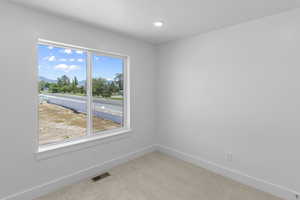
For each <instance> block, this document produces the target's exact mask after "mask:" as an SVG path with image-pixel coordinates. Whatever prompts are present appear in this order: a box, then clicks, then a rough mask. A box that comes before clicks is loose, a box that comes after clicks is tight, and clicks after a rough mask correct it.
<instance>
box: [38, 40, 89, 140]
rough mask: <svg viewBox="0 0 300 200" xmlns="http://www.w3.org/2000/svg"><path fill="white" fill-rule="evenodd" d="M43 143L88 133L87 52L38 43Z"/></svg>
mask: <svg viewBox="0 0 300 200" xmlns="http://www.w3.org/2000/svg"><path fill="white" fill-rule="evenodd" d="M38 68H39V72H38V75H39V88H38V89H39V144H49V143H54V142H59V141H62V140H67V139H74V138H78V137H82V136H85V135H86V131H87V97H86V71H87V70H86V69H87V53H86V52H84V51H81V50H76V49H70V48H61V47H55V46H51V45H42V44H39V45H38Z"/></svg>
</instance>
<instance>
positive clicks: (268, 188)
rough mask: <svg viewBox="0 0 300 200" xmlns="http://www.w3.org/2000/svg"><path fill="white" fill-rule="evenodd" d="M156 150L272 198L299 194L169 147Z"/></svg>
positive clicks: (158, 147)
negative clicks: (269, 195)
mask: <svg viewBox="0 0 300 200" xmlns="http://www.w3.org/2000/svg"><path fill="white" fill-rule="evenodd" d="M157 150H158V151H160V152H162V153H165V154H167V155H170V156H173V157H175V158H178V159H180V160H184V161H187V162H189V163H192V164H194V165H197V166H200V167H203V168H205V169H207V170H210V171H213V172H215V173H217V174H220V175H222V176H225V177H228V178H231V179H233V180H235V181H238V182H240V183H243V184H245V185H249V186H251V187H254V188H256V189H258V190H261V191H264V192H267V193H270V194H273V195H274V196H277V197H280V198H283V199H287V200H296V199H297V198H296V194H299V193H298V192H296V191H293V190H291V189H288V188H286V187H283V186H280V185H276V184H273V183H270V182H268V181H265V180H262V179H259V178H256V177H252V176H249V175H247V174H244V173H242V172H240V171H237V170H233V169H229V168H226V167H224V166H221V165H218V164H216V163H213V162H210V161H207V160H204V159H201V158H199V157H197V156H193V155H189V154H187V153H184V152H181V151H178V150H175V149H173V148H170V147H166V146H162V145H157Z"/></svg>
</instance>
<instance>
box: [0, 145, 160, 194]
mask: <svg viewBox="0 0 300 200" xmlns="http://www.w3.org/2000/svg"><path fill="white" fill-rule="evenodd" d="M155 150H156V146H149V147H146V148H143V149H140V150H138V151H135V152H132V153H129V154H126V155H123V156H121V157H118V158H115V159H112V160H109V161H106V162H104V163H101V164H98V165H94V166H91V167H89V168H87V169H83V170H80V171H77V172H75V173H73V174H69V175H67V176H64V177H61V178H58V179H55V180H52V181H50V182H47V183H44V184H41V185H38V186H35V187H33V188H30V189H27V190H24V191H21V192H19V193H16V194H12V195H10V196H7V197H4V198H3V199H1V200H32V199H35V198H37V197H40V196H42V195H45V194H47V193H49V192H52V191H55V190H57V189H59V188H61V187H63V186H66V185H69V184H72V183H75V182H78V181H80V180H83V179H86V178H90V177H92V176H94V175H96V174H99V173H101V172H104V171H106V170H108V169H111V168H112V167H114V166H116V165H119V164H122V163H125V162H127V161H129V160H131V159H134V158H137V157H140V156H142V155H144V154H146V153H150V152H153V151H155Z"/></svg>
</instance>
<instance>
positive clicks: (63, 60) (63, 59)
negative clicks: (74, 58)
mask: <svg viewBox="0 0 300 200" xmlns="http://www.w3.org/2000/svg"><path fill="white" fill-rule="evenodd" d="M59 61H62V62H66V61H67V59H65V58H61V59H59Z"/></svg>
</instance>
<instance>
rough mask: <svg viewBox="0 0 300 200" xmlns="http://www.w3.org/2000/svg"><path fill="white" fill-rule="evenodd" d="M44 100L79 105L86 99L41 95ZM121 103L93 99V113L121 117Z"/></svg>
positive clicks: (71, 96)
mask: <svg viewBox="0 0 300 200" xmlns="http://www.w3.org/2000/svg"><path fill="white" fill-rule="evenodd" d="M40 96H41V97H43V98H44V99H49V98H50V99H60V100H64V101H70V102H73V103H74V102H75V103H76V102H77V103H79V104H82V103H85V102H86V97H84V96H75V95H66V94H41V95H40ZM122 104H123V101H118V100H105V99H100V98H94V100H93V107H94V110H95V111H99V112H105V113H109V114H112V115H117V116H122V113H123V106H122Z"/></svg>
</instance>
